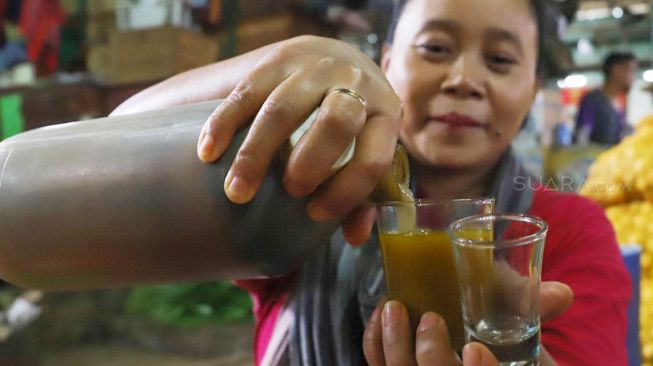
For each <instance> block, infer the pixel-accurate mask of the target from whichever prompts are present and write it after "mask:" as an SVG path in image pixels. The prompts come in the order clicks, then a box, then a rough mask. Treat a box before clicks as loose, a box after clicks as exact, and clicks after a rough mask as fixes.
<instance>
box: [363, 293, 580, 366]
mask: <svg viewBox="0 0 653 366" xmlns="http://www.w3.org/2000/svg"><path fill="white" fill-rule="evenodd" d="M572 302H573V293H572V291H571V289H570V288H569V287H568V286H567V285H564V284H562V283H560V282H543V283H542V286H541V290H540V303H541V305H542V306H541V317H542V320H543V321H546V320H548V319H551V318H555V317H556V316H558V315H560V314H561V313H563V312H564V311H565V310H566V309H567V308H569V306H571V304H572ZM413 339H414V343H413ZM363 351H364V353H365V359H366V360H367V362H368V363H369V364H370V365H371V366H377V365H378V366H383V365H388V366H394V365H397V366H410V365H420V366H449V365H452V366H453V365H464V366H498V364H499V363H498V361H497V360H496V358H495V357H494V355H493V354H492V352H490V350H489V349H488V348H487V347H485V346H484V345H482V344H480V343H469V344H467V345H465V347H464V348H463V355H462V356H463V359H462V362H461V361H460V360H459V359H458V356H457V355H456V353H455V351H454V350H453V349H452V348H451V344H450V342H449V332H448V330H447V325H446V323H445V321H444V319H442V318H441V317H440V316H438V315H437V314H435V313H432V312H428V313H425V314H424V315H422V318H421V319H420V323H419V325H418V326H417V331H416V332H415V335H414V337H413V334H412V331H411V329H410V321H409V318H408V312H407V311H406V308H405V307H404V306H403V305H402V304H401V303H400V302H398V301H388V302H387V303H385V304H380V305H379V306H378V307H377V308H376V309H375V310H374V312H373V313H372V316H371V317H370V319H369V321H368V323H367V327H366V328H365V334H364V336H363ZM540 359H541V364H542V365H555V361H554V360H553V359H552V358H551V356H550V355H549V354H548V353H547V352H546V350H544V348H543V351H542V354H541V357H540Z"/></svg>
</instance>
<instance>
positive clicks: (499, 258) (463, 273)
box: [449, 214, 547, 366]
mask: <svg viewBox="0 0 653 366" xmlns="http://www.w3.org/2000/svg"><path fill="white" fill-rule="evenodd" d="M546 232H547V224H546V222H544V221H543V220H541V219H539V218H536V217H532V216H526V215H517V214H489V215H477V216H471V217H467V218H463V219H461V220H458V221H456V222H454V223H452V224H451V226H450V227H449V236H450V238H451V242H452V245H453V252H454V258H455V263H456V270H457V272H458V281H459V284H460V295H461V303H462V313H463V324H464V328H465V335H466V340H467V341H468V342H471V341H474V342H480V343H483V344H485V345H486V346H487V347H488V348H489V349H490V350H491V351H492V352H493V353H494V354H495V356H496V357H497V359H498V360H499V362H500V364H501V365H502V366H525V365H539V355H540V313H539V287H540V281H541V275H540V273H541V270H542V253H543V249H544V241H545V238H546Z"/></svg>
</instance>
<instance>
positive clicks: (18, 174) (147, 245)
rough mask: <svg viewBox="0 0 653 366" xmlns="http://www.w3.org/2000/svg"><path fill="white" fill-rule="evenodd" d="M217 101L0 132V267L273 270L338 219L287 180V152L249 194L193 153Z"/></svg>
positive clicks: (114, 277)
mask: <svg viewBox="0 0 653 366" xmlns="http://www.w3.org/2000/svg"><path fill="white" fill-rule="evenodd" d="M218 103H219V102H208V103H202V104H195V105H187V106H181V107H175V108H171V109H166V110H161V111H152V112H146V113H141V114H134V115H126V116H118V117H108V118H102V119H97V120H92V121H83V122H73V123H68V124H63V125H57V126H52V127H46V128H41V129H37V130H33V131H28V132H26V133H23V134H20V135H17V136H14V137H12V138H10V139H8V140H6V141H4V142H2V143H0V166H1V167H2V169H1V170H0V277H2V278H3V279H5V280H7V281H9V282H14V283H15V284H18V285H22V286H28V287H35V288H44V289H65V288H70V289H80V288H94V287H111V286H122V285H131V284H135V283H157V282H166V281H184V280H211V279H218V278H251V277H255V276H275V275H280V274H284V273H286V272H288V271H290V270H292V269H293V268H296V267H298V266H299V265H300V264H301V262H302V261H303V260H305V259H306V257H307V256H308V255H309V254H310V253H311V252H312V251H313V250H314V249H316V247H318V246H320V245H322V244H324V243H326V242H327V240H329V237H330V235H331V234H332V233H333V232H334V231H335V230H336V228H337V227H338V225H339V222H335V221H334V222H330V223H326V224H325V223H322V224H318V223H315V222H313V221H311V220H310V219H309V218H308V216H307V214H306V203H307V202H306V199H295V198H292V197H291V196H289V195H288V194H287V193H286V191H285V189H284V187H283V185H282V183H281V182H282V180H281V177H282V174H283V166H282V162H281V161H280V160H281V159H277V161H274V162H273V166H272V167H271V169H270V173H269V174H268V176H267V177H266V178H265V181H264V182H263V184H262V187H261V189H260V191H259V192H258V194H257V195H256V197H255V198H254V199H253V201H252V202H250V203H248V204H245V205H237V204H233V203H231V202H230V201H229V200H228V199H227V198H226V196H225V194H224V191H223V182H224V178H225V175H226V173H227V171H228V169H229V167H230V165H231V162H232V160H233V158H234V156H235V154H236V151H237V148H238V146H240V143H241V142H242V140H243V138H244V136H245V133H246V131H241V132H240V133H239V134H238V135H237V136H236V137H235V139H234V142H233V143H232V144H231V147H230V148H229V149H228V151H227V152H226V153H225V154H224V155H223V157H222V158H221V159H220V160H219V161H218V162H217V163H215V164H204V163H202V162H201V161H200V160H199V159H198V158H197V156H196V143H197V138H198V136H199V132H200V129H201V127H202V125H203V124H204V122H205V121H206V119H207V117H208V116H209V114H210V113H211V112H212V111H213V109H214V108H215V107H216V106H217V105H218Z"/></svg>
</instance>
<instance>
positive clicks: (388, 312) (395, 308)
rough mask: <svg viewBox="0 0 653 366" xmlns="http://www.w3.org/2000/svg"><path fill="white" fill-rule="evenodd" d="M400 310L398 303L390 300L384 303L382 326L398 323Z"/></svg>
mask: <svg viewBox="0 0 653 366" xmlns="http://www.w3.org/2000/svg"><path fill="white" fill-rule="evenodd" d="M400 311H401V308H400V306H399V303H398V302H396V301H393V300H390V301H388V302H386V303H385V306H384V307H383V325H384V326H392V325H394V324H397V323H398V322H399V316H400V314H399V313H400Z"/></svg>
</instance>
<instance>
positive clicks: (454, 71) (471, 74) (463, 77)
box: [442, 56, 485, 99]
mask: <svg viewBox="0 0 653 366" xmlns="http://www.w3.org/2000/svg"><path fill="white" fill-rule="evenodd" d="M484 73H485V70H484V65H483V64H482V63H480V62H477V61H475V60H474V59H473V58H472V57H470V56H461V57H458V59H456V61H455V62H454V63H453V64H452V65H451V68H450V70H449V73H448V75H447V78H446V79H445V80H444V82H443V83H442V90H443V91H444V93H445V94H447V95H449V96H451V97H454V98H474V99H481V98H483V97H484V96H485V90H484V86H485V75H484Z"/></svg>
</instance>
